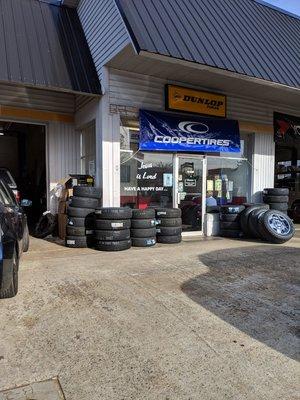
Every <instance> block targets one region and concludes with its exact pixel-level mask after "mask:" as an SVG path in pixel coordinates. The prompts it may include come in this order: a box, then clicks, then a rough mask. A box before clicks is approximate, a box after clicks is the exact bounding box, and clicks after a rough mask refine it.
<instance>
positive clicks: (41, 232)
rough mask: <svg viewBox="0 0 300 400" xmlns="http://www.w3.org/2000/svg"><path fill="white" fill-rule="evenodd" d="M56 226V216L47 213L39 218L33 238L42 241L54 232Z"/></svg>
mask: <svg viewBox="0 0 300 400" xmlns="http://www.w3.org/2000/svg"><path fill="white" fill-rule="evenodd" d="M56 226H57V218H56V216H54V215H53V214H51V213H50V212H47V213H45V214H43V215H42V216H41V218H40V219H39V221H38V223H37V224H36V226H35V228H34V232H33V236H34V237H36V238H38V239H44V238H46V237H47V236H49V235H51V234H52V233H53V232H54V230H55V227H56Z"/></svg>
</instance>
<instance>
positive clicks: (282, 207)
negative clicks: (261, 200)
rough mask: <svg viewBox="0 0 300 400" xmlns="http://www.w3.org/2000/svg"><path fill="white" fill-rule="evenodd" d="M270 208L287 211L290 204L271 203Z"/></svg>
mask: <svg viewBox="0 0 300 400" xmlns="http://www.w3.org/2000/svg"><path fill="white" fill-rule="evenodd" d="M269 206H270V210H277V211H287V210H288V209H289V206H288V204H287V203H269Z"/></svg>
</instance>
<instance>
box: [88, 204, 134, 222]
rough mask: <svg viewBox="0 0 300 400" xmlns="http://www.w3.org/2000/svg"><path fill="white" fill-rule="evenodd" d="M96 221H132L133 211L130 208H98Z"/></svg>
mask: <svg viewBox="0 0 300 400" xmlns="http://www.w3.org/2000/svg"><path fill="white" fill-rule="evenodd" d="M95 217H96V219H119V220H120V219H130V218H131V217H132V209H131V208H129V207H97V208H96V211H95Z"/></svg>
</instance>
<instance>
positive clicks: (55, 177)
mask: <svg viewBox="0 0 300 400" xmlns="http://www.w3.org/2000/svg"><path fill="white" fill-rule="evenodd" d="M47 147H48V166H49V174H48V176H49V183H50V188H52V187H53V186H54V185H55V184H56V183H57V182H58V181H59V180H60V179H62V178H64V177H65V176H66V175H68V174H72V173H73V174H77V173H80V134H79V132H78V131H76V130H75V126H74V124H64V123H60V122H50V123H49V124H48V130H47Z"/></svg>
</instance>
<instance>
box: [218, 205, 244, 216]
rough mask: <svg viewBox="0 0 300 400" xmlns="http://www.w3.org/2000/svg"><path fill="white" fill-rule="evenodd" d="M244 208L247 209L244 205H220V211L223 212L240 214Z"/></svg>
mask: <svg viewBox="0 0 300 400" xmlns="http://www.w3.org/2000/svg"><path fill="white" fill-rule="evenodd" d="M243 210H245V206H243V205H234V204H232V205H226V206H220V213H221V214H239V213H241V212H242V211H243Z"/></svg>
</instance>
